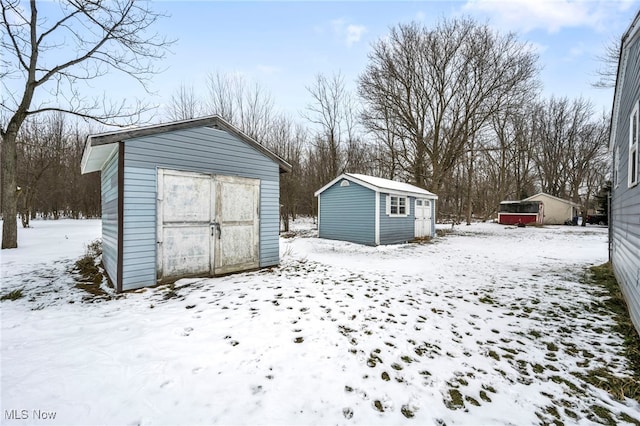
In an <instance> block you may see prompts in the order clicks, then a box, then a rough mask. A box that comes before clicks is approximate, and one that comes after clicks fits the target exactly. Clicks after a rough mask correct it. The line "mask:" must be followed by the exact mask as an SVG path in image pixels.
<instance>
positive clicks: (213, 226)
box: [210, 222, 222, 239]
mask: <svg viewBox="0 0 640 426" xmlns="http://www.w3.org/2000/svg"><path fill="white" fill-rule="evenodd" d="M210 226H211V236H212V237H213V233H214V232H216V231H218V239H220V237H221V236H222V228H221V227H220V224H219V223H218V222H211V224H210Z"/></svg>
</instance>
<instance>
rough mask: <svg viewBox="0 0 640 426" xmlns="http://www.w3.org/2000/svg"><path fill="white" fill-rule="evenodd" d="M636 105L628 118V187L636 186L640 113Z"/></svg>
mask: <svg viewBox="0 0 640 426" xmlns="http://www.w3.org/2000/svg"><path fill="white" fill-rule="evenodd" d="M638 105H639V104H638V103H636V106H635V108H634V109H633V111H632V112H631V116H630V117H629V120H630V121H629V179H628V181H629V187H632V186H636V185H637V184H638V138H639V135H638V132H639V131H640V130H639V129H638V128H639V127H640V122H639V121H640V112H639V108H638Z"/></svg>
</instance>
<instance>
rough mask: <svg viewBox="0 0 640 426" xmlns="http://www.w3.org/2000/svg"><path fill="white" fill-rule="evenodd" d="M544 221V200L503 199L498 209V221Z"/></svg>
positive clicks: (537, 222)
mask: <svg viewBox="0 0 640 426" xmlns="http://www.w3.org/2000/svg"><path fill="white" fill-rule="evenodd" d="M543 221H544V204H543V203H542V201H503V202H501V203H500V209H499V210H498V223H501V224H504V225H517V224H520V223H521V224H524V225H527V224H529V223H535V224H537V225H542V223H543Z"/></svg>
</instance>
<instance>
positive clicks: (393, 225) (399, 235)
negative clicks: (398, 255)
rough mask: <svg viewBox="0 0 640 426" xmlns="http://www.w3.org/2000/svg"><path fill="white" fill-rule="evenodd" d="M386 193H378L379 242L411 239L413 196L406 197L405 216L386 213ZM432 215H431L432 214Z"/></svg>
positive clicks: (413, 208) (402, 241) (413, 219)
mask: <svg viewBox="0 0 640 426" xmlns="http://www.w3.org/2000/svg"><path fill="white" fill-rule="evenodd" d="M387 195H389V194H388V193H387V194H385V193H380V194H379V196H380V244H397V243H404V242H406V241H410V240H413V238H414V236H415V197H407V203H408V206H407V209H408V211H409V214H408V215H407V216H406V217H398V216H388V215H387ZM432 217H433V216H432Z"/></svg>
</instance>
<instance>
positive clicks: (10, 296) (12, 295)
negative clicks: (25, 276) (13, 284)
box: [0, 288, 24, 300]
mask: <svg viewBox="0 0 640 426" xmlns="http://www.w3.org/2000/svg"><path fill="white" fill-rule="evenodd" d="M22 290H24V289H22V288H17V289H15V290H13V291H10V292H9V293H6V294H3V295H2V296H0V300H18V299H20V298H21V297H24V294H22Z"/></svg>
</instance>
